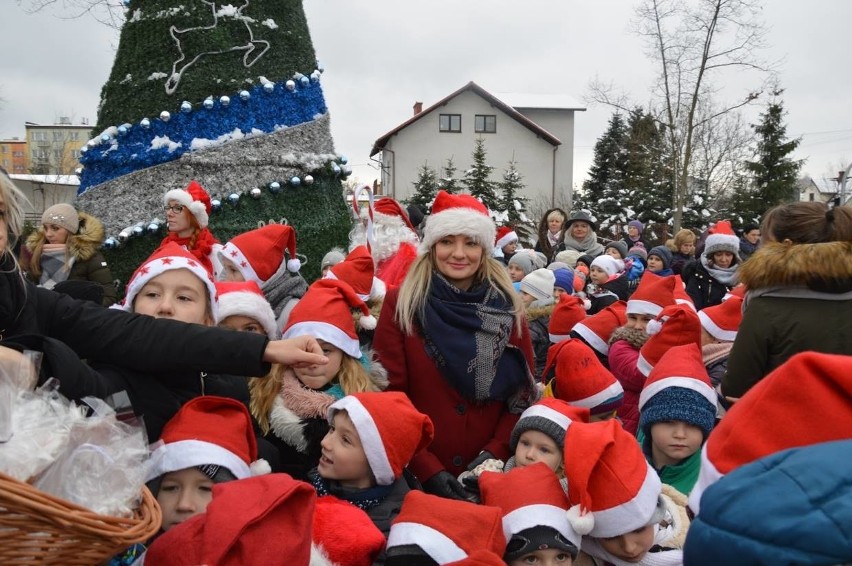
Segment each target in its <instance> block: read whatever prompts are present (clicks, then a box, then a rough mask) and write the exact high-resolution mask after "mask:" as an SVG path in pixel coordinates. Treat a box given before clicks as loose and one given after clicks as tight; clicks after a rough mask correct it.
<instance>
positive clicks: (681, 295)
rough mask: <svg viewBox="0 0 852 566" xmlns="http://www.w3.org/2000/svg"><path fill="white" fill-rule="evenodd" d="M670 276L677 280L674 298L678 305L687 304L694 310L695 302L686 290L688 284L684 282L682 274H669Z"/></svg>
mask: <svg viewBox="0 0 852 566" xmlns="http://www.w3.org/2000/svg"><path fill="white" fill-rule="evenodd" d="M669 277H671V278H673V279H674V280H675V285H674V300H675V303H676V304H678V305H685V306H687V307H689V308H691V309H692V310H696V308H695V303H693V302H692V297H690V296H689V293H687V292H686V285H685V284H684V282H683V279H682V278H681V276H680V274H675V275H669Z"/></svg>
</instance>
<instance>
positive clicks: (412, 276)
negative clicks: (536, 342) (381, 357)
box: [394, 246, 525, 336]
mask: <svg viewBox="0 0 852 566" xmlns="http://www.w3.org/2000/svg"><path fill="white" fill-rule="evenodd" d="M434 250H435V248H434V246H433V247H432V248H431V249H430V250H429V251H427V252H426V253H425V254H422V255H420V256H418V257H417V259H416V260H414V263H413V264H412V265H411V268H410V269H409V270H408V274H407V275H406V276H405V279H404V280H403V282H402V285H401V286H400V288H399V300H398V302H397V304H396V313H395V314H394V319H395V320H396V322H397V324H398V325H399V327H400V328H401V329H402V331H403V332H404V333H405V334H408V335H409V336H410V335H413V334H414V320H415V318H419V317H422V315H423V314H424V310H425V308H426V298H427V297H428V296H429V291H430V289H431V287H432V273H433V272H434V271H435V270H436V269H437V264H436V263H435V253H434ZM483 252H484V248H483ZM483 281H488V282H489V283H490V284H492V285H494V287H496V288H497V291H499V292H500V294H502V295H503V297H504V298H505V299H506V300H507V301H509V302H510V303H511V304H512V309H511V313H512V315H513V316H514V317H515V328H516V329H517V332H518V336H520V335H521V325H522V324H523V317H524V316H525V315H524V307H523V303H522V302H521V298H520V295H519V294H518V293H516V292H515V288H514V287H513V286H512V280H511V279H509V272H508V271H507V270H506V268H505V267H504V266H503V264H502V263H500V262H499V261H497V260H496V259H494V258H492V257H488V256H486V255H485V254H484V253H483V257H482V263H480V264H479V268H478V269H477V270H476V273H475V274H474V276H473V284H474V285H477V284H480V283H482V282H483Z"/></svg>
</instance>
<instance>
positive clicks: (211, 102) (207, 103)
mask: <svg viewBox="0 0 852 566" xmlns="http://www.w3.org/2000/svg"><path fill="white" fill-rule="evenodd" d="M202 104H203V105H204V108H206V109H207V110H212V109H213V106H215V105H216V102H215V101H214V100H213V97H211V96H208V97H207V98H205V99H204V102H202Z"/></svg>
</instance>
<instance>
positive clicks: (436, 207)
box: [419, 191, 497, 256]
mask: <svg viewBox="0 0 852 566" xmlns="http://www.w3.org/2000/svg"><path fill="white" fill-rule="evenodd" d="M425 223H426V225H425V227H424V228H423V239H422V240H421V241H420V249H419V251H420V253H421V254H423V253H426V252H428V251H429V250H430V249H432V246H434V245H435V244H436V243H437V242H438V240H440V239H441V238H443V237H445V236H457V235H460V236H467V237H469V238H472V239H473V240H474V241H476V242H477V243H478V244H479V245H481V246H482V247H483V249H484V250H485V254H486V255H488V256H490V255H492V254H493V253H494V240H495V236H496V234H497V227H496V226H495V224H494V221H493V220H491V217H490V216H489V215H488V209H487V208H486V207H485V205H484V204H482V203H481V202H479V201H478V200H476V199H475V198H474V197H472V196H470V195H451V194H450V193H448V192H446V191H438V196H436V197H435V202H434V203H432V213H431V214H430V215H429V216H428V217H427V218H426V221H425Z"/></svg>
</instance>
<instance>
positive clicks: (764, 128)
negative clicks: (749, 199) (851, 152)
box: [745, 89, 802, 210]
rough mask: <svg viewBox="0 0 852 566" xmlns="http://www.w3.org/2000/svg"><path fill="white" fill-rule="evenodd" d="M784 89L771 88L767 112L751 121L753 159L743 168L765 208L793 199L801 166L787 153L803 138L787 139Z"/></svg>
mask: <svg viewBox="0 0 852 566" xmlns="http://www.w3.org/2000/svg"><path fill="white" fill-rule="evenodd" d="M783 92H784V91H783V89H777V90H775V91H773V92H772V99H771V100H770V101H769V105H768V106H767V108H766V112H764V113H763V114H761V115H760V116H761V122H760V124H753V125H752V128H754V132H755V133H756V134H757V148H756V150H755V160H754V161H746V163H745V167H746V170H748V171H750V172H751V173H752V175H753V178H752V182H753V183H754V185H755V188H756V189H757V191H758V194H759V199H760V200H761V201H762V202H763V206H764V210H766V209H769V208H771V207H773V206H775V205H777V204H781V203H783V202H788V201H791V200H794V198H795V196H796V192H797V187H796V182H797V180H798V178H799V170H800V169H801V167H802V161H796V160H793V159H790V157H789V156H790V154H791V153H793V151H795V150H796V148H797V147H798V146H799V144H800V143H801V141H802V138H796V139H794V140H789V139H787V126H786V125H785V124H784V122H783V118H784V114H785V112H784V103H783V102H782V101H781V99H780V96H781V94H782V93H783Z"/></svg>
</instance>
